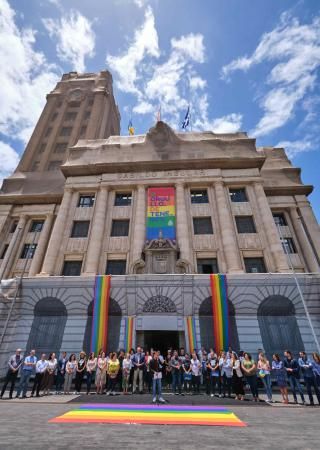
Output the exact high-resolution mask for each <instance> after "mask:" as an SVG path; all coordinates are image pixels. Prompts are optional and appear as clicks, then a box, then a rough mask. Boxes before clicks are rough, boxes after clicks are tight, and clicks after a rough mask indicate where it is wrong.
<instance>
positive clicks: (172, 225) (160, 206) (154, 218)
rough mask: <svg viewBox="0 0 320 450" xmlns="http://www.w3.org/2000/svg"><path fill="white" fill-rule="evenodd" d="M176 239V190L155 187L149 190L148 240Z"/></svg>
mask: <svg viewBox="0 0 320 450" xmlns="http://www.w3.org/2000/svg"><path fill="white" fill-rule="evenodd" d="M159 237H163V238H165V239H175V238H176V207H175V189H174V188H173V187H154V188H149V189H148V208H147V240H148V241H151V240H152V239H158V238H159Z"/></svg>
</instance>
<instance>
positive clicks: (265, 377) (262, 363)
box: [257, 352, 272, 403]
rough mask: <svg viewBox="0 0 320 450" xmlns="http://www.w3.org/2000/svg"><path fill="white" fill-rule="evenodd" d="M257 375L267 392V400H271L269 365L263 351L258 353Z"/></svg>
mask: <svg viewBox="0 0 320 450" xmlns="http://www.w3.org/2000/svg"><path fill="white" fill-rule="evenodd" d="M257 367H258V376H259V378H260V379H261V380H262V382H263V385H264V388H265V390H266V394H267V402H269V403H270V402H272V384H271V367H270V363H269V361H268V360H267V358H266V357H265V355H264V353H262V352H261V353H259V361H258V366H257Z"/></svg>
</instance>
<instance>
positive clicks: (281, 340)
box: [258, 295, 304, 358]
mask: <svg viewBox="0 0 320 450" xmlns="http://www.w3.org/2000/svg"><path fill="white" fill-rule="evenodd" d="M258 322H259V327H260V333H261V338H262V343H263V348H264V350H265V352H266V353H267V354H268V357H269V358H270V357H272V354H273V353H279V354H280V355H281V353H283V351H284V350H286V349H290V350H291V351H292V352H294V353H295V354H297V353H298V352H299V351H301V350H304V346H303V342H302V339H301V334H300V330H299V327H298V323H297V319H296V316H295V308H294V305H293V303H292V302H291V300H289V299H288V298H287V297H283V296H281V295H271V296H270V297H268V298H266V299H264V300H263V302H262V303H261V304H260V306H259V308H258Z"/></svg>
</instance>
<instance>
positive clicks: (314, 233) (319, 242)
mask: <svg viewBox="0 0 320 450" xmlns="http://www.w3.org/2000/svg"><path fill="white" fill-rule="evenodd" d="M297 197H298V196H297ZM297 197H296V198H297ZM297 204H298V207H299V210H300V215H301V216H302V218H303V222H304V225H305V227H306V229H307V230H308V234H309V236H310V239H311V241H312V245H313V247H314V249H315V251H316V253H317V257H318V260H319V259H320V227H319V224H318V222H317V219H316V218H315V215H314V214H313V211H312V208H311V205H310V202H309V200H308V199H307V198H306V197H305V199H304V200H303V201H300V199H298V198H297Z"/></svg>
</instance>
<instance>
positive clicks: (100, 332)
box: [91, 275, 111, 355]
mask: <svg viewBox="0 0 320 450" xmlns="http://www.w3.org/2000/svg"><path fill="white" fill-rule="evenodd" d="M110 286H111V275H98V276H96V281H95V286H94V303H93V318H92V334H91V351H92V352H95V354H96V355H97V354H98V352H100V350H103V351H104V352H106V351H107V337H108V319H109V299H110Z"/></svg>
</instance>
